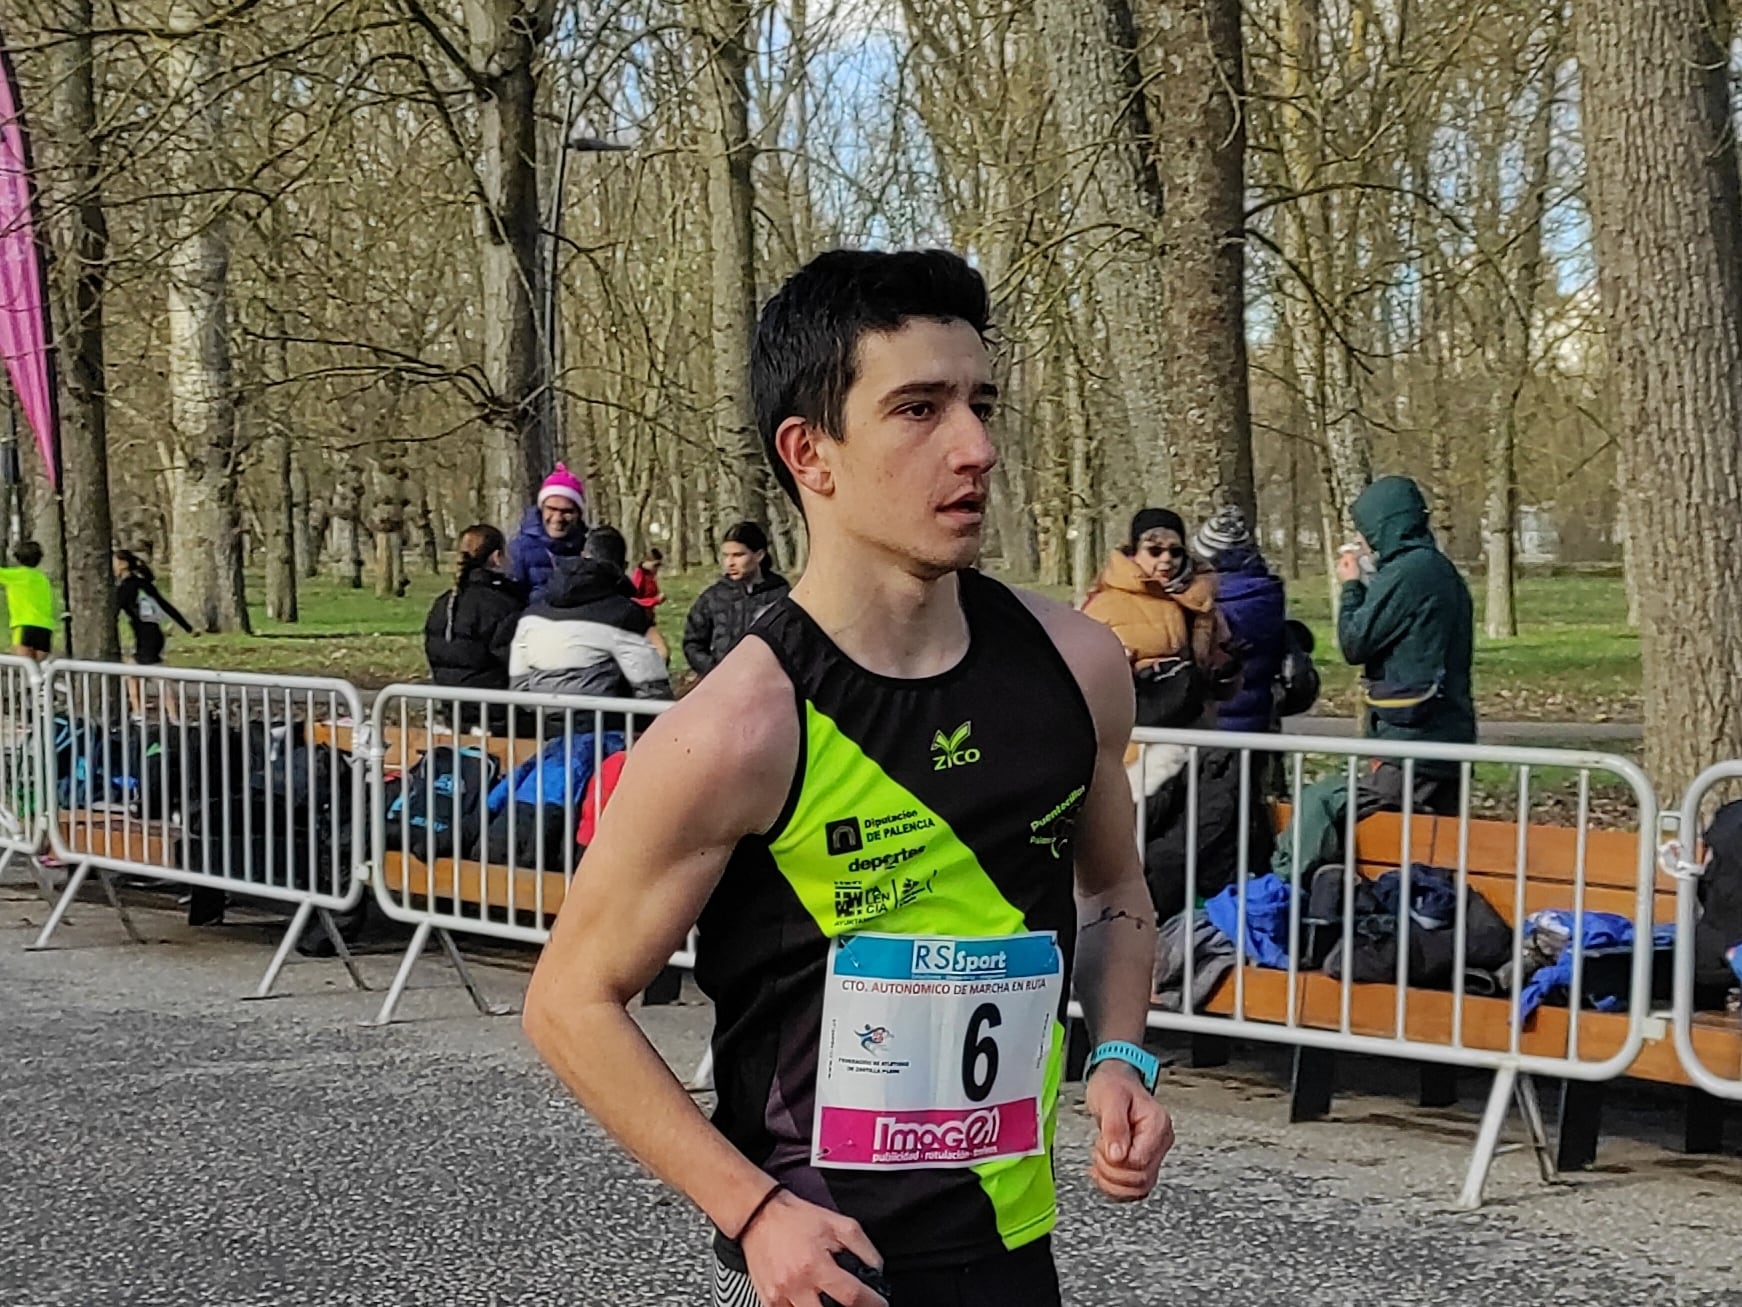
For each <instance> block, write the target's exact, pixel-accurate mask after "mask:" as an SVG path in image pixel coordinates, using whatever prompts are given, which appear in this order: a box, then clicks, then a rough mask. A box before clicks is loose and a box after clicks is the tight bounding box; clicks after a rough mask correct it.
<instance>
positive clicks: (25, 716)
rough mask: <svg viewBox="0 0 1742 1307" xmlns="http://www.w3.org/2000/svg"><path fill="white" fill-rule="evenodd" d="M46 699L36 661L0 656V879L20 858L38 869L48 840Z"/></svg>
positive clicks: (6, 655) (13, 656) (7, 655)
mask: <svg viewBox="0 0 1742 1307" xmlns="http://www.w3.org/2000/svg"><path fill="white" fill-rule="evenodd" d="M41 694H42V672H41V669H40V667H39V666H38V665H37V663H36V662H35V660H33V659H30V658H21V657H19V656H18V655H17V654H0V879H3V878H4V877H5V875H6V873H7V871H8V870H9V869H10V868H11V866H12V864H13V862H14V861H15V860H16V859H17V858H18V856H19V855H20V854H22V855H23V856H24V857H25V859H26V860H28V861H29V862H30V863H31V866H32V868H33V869H35V868H36V861H35V860H36V857H37V855H38V854H40V853H41V852H42V851H43V849H44V848H45V847H46V841H47V839H48V795H47V792H46V790H47V786H46V784H45V782H44V779H43V777H44V772H43V767H44V762H43V758H44V745H45V741H43V740H42V739H41V738H40V737H41V727H40V721H41V715H40V713H39V711H38V708H39V705H40V702H41Z"/></svg>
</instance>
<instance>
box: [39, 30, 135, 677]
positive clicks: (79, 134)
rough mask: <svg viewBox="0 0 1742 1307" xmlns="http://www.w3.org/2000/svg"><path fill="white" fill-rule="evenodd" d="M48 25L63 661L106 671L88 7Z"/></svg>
mask: <svg viewBox="0 0 1742 1307" xmlns="http://www.w3.org/2000/svg"><path fill="white" fill-rule="evenodd" d="M55 16H56V20H57V21H58V23H59V25H60V26H61V27H62V28H63V29H64V30H65V31H66V32H67V33H68V35H67V37H66V38H65V39H63V40H61V41H58V42H56V43H55V44H54V45H53V46H52V47H51V51H52V53H51V55H50V58H51V60H52V67H53V79H54V92H53V96H54V98H53V102H52V104H53V115H54V121H55V125H56V128H57V132H56V135H55V136H54V137H53V138H52V140H53V145H52V148H53V149H54V151H55V153H56V155H57V156H59V157H60V158H61V159H62V160H63V161H64V162H63V164H62V166H61V167H59V168H54V169H50V170H49V172H48V176H49V177H50V178H53V177H55V176H57V175H58V176H61V177H64V178H65V179H66V182H65V185H66V188H67V190H66V194H65V196H64V198H60V197H57V201H58V202H57V203H55V204H54V205H53V206H51V209H50V212H51V214H53V215H54V216H55V218H56V219H57V220H56V221H53V222H51V232H52V231H53V230H54V229H55V228H57V227H58V228H59V229H60V232H59V237H58V239H57V240H56V242H55V244H56V247H57V249H58V250H59V252H60V257H59V259H58V260H57V263H56V269H55V271H56V274H57V282H58V286H57V291H58V293H57V294H56V296H55V302H56V305H57V307H58V308H59V309H60V329H59V333H58V334H59V339H60V364H61V368H60V380H61V386H62V391H61V414H60V417H61V496H62V500H61V502H62V511H63V513H64V514H65V517H66V534H67V547H68V550H69V552H70V553H71V555H72V557H71V558H69V559H67V560H66V572H65V576H66V589H65V591H64V595H65V601H66V605H67V610H68V612H69V613H70V614H71V615H72V644H71V647H70V648H68V649H67V650H66V652H67V653H68V654H74V655H77V656H79V657H82V658H100V659H104V660H108V661H113V660H116V659H118V658H120V656H121V642H120V637H119V635H118V633H117V631H116V627H115V579H114V574H113V573H112V572H111V571H110V566H109V553H110V551H111V550H112V549H113V548H114V520H113V517H112V515H111V509H110V492H109V434H108V391H107V364H106V360H105V357H104V342H103V297H104V292H105V289H106V277H107V262H108V257H109V224H108V218H107V215H106V214H105V213H104V210H103V195H102V190H101V184H102V167H103V161H102V152H101V146H100V140H101V138H100V136H99V135H98V130H97V94H96V51H95V45H94V42H93V41H92V39H91V26H92V0H60V3H59V4H57V6H56V9H55Z"/></svg>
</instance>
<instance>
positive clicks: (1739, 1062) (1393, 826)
mask: <svg viewBox="0 0 1742 1307" xmlns="http://www.w3.org/2000/svg"><path fill="white" fill-rule="evenodd" d="M1411 822H1412V829H1411V831H1410V841H1409V858H1410V860H1411V861H1412V862H1413V863H1415V864H1417V865H1422V866H1430V867H1436V868H1440V869H1442V870H1445V871H1448V872H1450V873H1453V874H1455V872H1456V869H1457V868H1458V867H1459V866H1460V865H1462V866H1464V867H1466V868H1467V869H1468V880H1469V885H1470V888H1471V890H1472V891H1473V892H1474V893H1477V894H1480V895H1481V896H1482V897H1483V898H1484V899H1486V900H1487V901H1488V903H1489V904H1490V905H1492V906H1493V908H1494V909H1495V911H1497V912H1498V913H1499V914H1500V916H1501V917H1502V918H1504V919H1505V921H1506V922H1507V924H1508V925H1515V924H1516V922H1517V920H1518V917H1519V915H1520V913H1521V912H1522V913H1523V914H1524V915H1526V916H1528V915H1529V914H1530V913H1533V912H1537V911H1539V910H1542V909H1545V908H1562V909H1566V910H1569V911H1570V910H1571V909H1572V908H1573V907H1574V906H1575V899H1576V897H1577V880H1576V877H1577V868H1578V854H1579V845H1578V832H1577V831H1576V830H1574V829H1572V828H1570V827H1561V826H1542V825H1532V826H1529V827H1527V828H1526V833H1525V847H1524V850H1523V858H1522V862H1523V866H1524V873H1523V876H1522V878H1521V877H1520V876H1519V875H1518V873H1517V870H1516V869H1517V867H1518V865H1519V862H1520V856H1519V847H1518V827H1517V826H1516V825H1514V824H1512V823H1510V822H1498V821H1471V822H1469V823H1468V824H1467V828H1466V829H1467V836H1465V837H1464V838H1467V847H1466V848H1465V849H1464V850H1463V851H1462V854H1461V853H1460V823H1459V821H1458V820H1457V818H1455V817H1434V816H1425V815H1418V816H1415V817H1413V818H1411ZM1403 834H1404V819H1403V817H1402V816H1401V815H1400V814H1398V813H1380V814H1377V815H1375V816H1372V817H1369V818H1368V819H1367V820H1365V821H1363V822H1361V824H1360V825H1359V826H1358V827H1357V828H1356V843H1355V858H1356V864H1357V867H1358V870H1359V871H1360V872H1361V874H1362V875H1364V876H1367V877H1370V878H1371V877H1376V876H1378V875H1379V874H1381V873H1382V872H1386V871H1390V870H1393V869H1395V868H1396V867H1397V866H1398V865H1399V863H1400V862H1401V861H1402V858H1403V853H1404V840H1403ZM1640 838H1641V836H1640V835H1639V834H1638V833H1636V832H1628V831H1606V830H1589V831H1587V833H1586V836H1585V848H1584V894H1583V900H1582V901H1583V905H1584V908H1585V910H1586V911H1588V912H1612V913H1615V914H1617V915H1620V916H1625V917H1627V918H1629V919H1632V918H1633V917H1634V916H1635V914H1636V888H1635V887H1636V884H1637V874H1638V872H1637V868H1638V858H1639V840H1640ZM1675 896H1676V891H1675V882H1674V881H1673V880H1672V879H1671V878H1669V877H1668V876H1666V875H1664V874H1663V873H1661V872H1659V873H1657V877H1656V883H1655V886H1654V895H1653V909H1652V912H1653V921H1654V924H1659V923H1667V922H1673V921H1674V920H1675ZM1305 929H1306V928H1305V926H1304V925H1303V928H1302V936H1303V938H1304V937H1305ZM1664 962H1665V963H1667V955H1664ZM1589 965H1590V960H1589V959H1588V958H1587V968H1588V967H1589ZM1240 979H1241V981H1242V985H1241V989H1242V990H1243V993H1241V995H1240V997H1241V998H1242V999H1243V1004H1244V1016H1245V1017H1246V1019H1247V1020H1250V1021H1262V1022H1275V1023H1278V1024H1286V1023H1287V1021H1288V1013H1289V976H1288V973H1287V972H1286V971H1277V970H1272V969H1268V968H1263V967H1258V966H1251V965H1249V966H1247V967H1245V968H1244V969H1243V973H1242V976H1241V978H1240ZM1295 986H1296V993H1295V1004H1294V1010H1295V1022H1296V1024H1297V1025H1299V1026H1304V1027H1307V1028H1311V1029H1316V1030H1328V1031H1339V1030H1342V1029H1343V1013H1342V1007H1343V990H1342V986H1341V982H1340V981H1338V980H1337V979H1336V978H1335V977H1332V976H1329V975H1326V974H1324V973H1323V972H1319V971H1304V970H1303V971H1300V972H1297V974H1296V979H1295ZM1348 988H1349V995H1350V1002H1349V1023H1348V1029H1349V1032H1350V1033H1353V1034H1356V1035H1366V1036H1372V1037H1375V1038H1381V1039H1393V1038H1400V1037H1406V1038H1408V1039H1411V1040H1414V1041H1417V1042H1421V1043H1430V1044H1443V1045H1446V1046H1448V1047H1449V1046H1451V1045H1452V1044H1453V1042H1454V1040H1453V1034H1454V1016H1455V1015H1457V1014H1456V1012H1455V1007H1456V999H1455V996H1454V995H1453V994H1452V993H1451V992H1450V991H1449V990H1440V989H1426V988H1421V987H1417V986H1411V987H1410V988H1409V991H1408V993H1407V994H1406V995H1405V996H1404V998H1405V1008H1404V1025H1403V1028H1402V1029H1401V1030H1400V1029H1399V1025H1398V993H1397V987H1396V985H1394V984H1385V983H1357V984H1352V985H1350V986H1349V987H1348ZM1236 993H1237V991H1236V977H1235V976H1234V975H1232V974H1230V975H1229V976H1228V977H1227V978H1226V979H1225V980H1224V981H1223V982H1222V983H1221V985H1220V986H1219V987H1218V988H1217V990H1216V992H1215V994H1214V995H1213V996H1212V997H1211V999H1210V1000H1209V1001H1208V1002H1207V1003H1206V1004H1204V1006H1203V1007H1202V1008H1201V1009H1200V1011H1202V1012H1204V1013H1206V1014H1214V1015H1222V1016H1232V1015H1233V1014H1234V1012H1235V1001H1236ZM1627 1031H1628V1017H1627V1014H1626V1013H1607V1012H1598V1011H1594V1010H1590V1009H1580V1010H1577V1011H1574V1010H1572V1009H1569V1008H1565V1007H1551V1006H1546V1005H1545V1006H1543V1007H1541V1008H1539V1009H1538V1010H1537V1011H1536V1012H1535V1013H1534V1014H1532V1015H1531V1016H1530V1017H1529V1018H1528V1019H1527V1020H1526V1021H1525V1022H1524V1023H1523V1026H1522V1029H1521V1030H1520V1034H1519V1041H1518V1045H1517V1048H1518V1051H1519V1052H1520V1053H1524V1054H1534V1055H1539V1056H1543V1057H1564V1056H1568V1055H1569V1054H1570V1053H1571V1052H1572V1051H1573V1050H1574V1048H1575V1045H1574V1043H1573V1040H1574V1036H1575V1032H1576V1038H1577V1043H1576V1052H1577V1056H1578V1057H1579V1059H1580V1060H1582V1061H1591V1062H1594V1061H1602V1060H1603V1059H1605V1058H1607V1057H1610V1056H1613V1055H1614V1054H1615V1053H1617V1052H1619V1051H1620V1050H1621V1049H1622V1048H1623V1047H1624V1046H1625V1044H1626V1042H1627ZM1459 1034H1460V1035H1461V1038H1462V1042H1463V1045H1464V1046H1465V1047H1469V1048H1478V1049H1485V1050H1494V1051H1506V1050H1508V1049H1511V1048H1512V1047H1513V1045H1512V1042H1511V1041H1512V1004H1511V999H1510V997H1509V996H1508V995H1504V994H1502V995H1499V996H1495V997H1487V996H1473V995H1468V994H1467V995H1466V996H1465V997H1464V999H1463V1011H1462V1016H1461V1021H1460V1022H1459ZM1694 1042H1695V1045H1696V1047H1697V1048H1698V1049H1699V1050H1700V1052H1701V1054H1702V1056H1703V1058H1704V1060H1705V1063H1706V1065H1707V1066H1708V1067H1710V1068H1711V1069H1712V1070H1713V1071H1714V1072H1715V1073H1717V1074H1719V1075H1728V1076H1739V1075H1742V1025H1739V1024H1738V1022H1737V1020H1736V1018H1735V1017H1734V1016H1733V1015H1731V1014H1728V1013H1721V1012H1719V1013H1701V1014H1699V1015H1698V1016H1697V1017H1696V1020H1695V1029H1694ZM1193 1053H1194V1061H1195V1062H1196V1064H1198V1065H1218V1064H1220V1063H1221V1062H1223V1061H1225V1060H1226V1041H1225V1040H1219V1039H1204V1038H1199V1039H1197V1040H1195V1041H1194V1048H1193ZM1335 1062H1336V1055H1335V1054H1334V1053H1332V1052H1329V1051H1327V1050H1323V1049H1319V1048H1306V1047H1297V1048H1296V1050H1295V1058H1294V1069H1293V1076H1292V1080H1293V1084H1292V1102H1291V1113H1290V1119H1291V1120H1295V1121H1305V1120H1317V1119H1321V1118H1323V1117H1324V1116H1325V1115H1327V1114H1328V1112H1329V1110H1330V1106H1331V1098H1332V1093H1333V1088H1334V1081H1335ZM1459 1070H1460V1069H1459V1068H1457V1067H1454V1066H1450V1065H1446V1064H1441V1063H1431V1064H1423V1065H1422V1103H1423V1105H1424V1106H1430V1107H1435V1106H1450V1105H1451V1104H1452V1103H1454V1102H1456V1101H1457V1096H1458V1095H1457V1076H1458V1073H1459ZM1625 1074H1626V1075H1628V1076H1630V1077H1633V1078H1636V1079H1641V1080H1650V1081H1656V1082H1659V1083H1663V1084H1673V1085H1683V1086H1687V1087H1688V1088H1687V1111H1686V1119H1685V1131H1684V1137H1685V1144H1686V1147H1687V1150H1688V1151H1689V1152H1710V1151H1715V1150H1716V1149H1718V1148H1719V1147H1720V1146H1721V1142H1722V1131H1723V1105H1722V1103H1721V1102H1720V1101H1719V1100H1716V1099H1714V1098H1712V1097H1711V1096H1710V1095H1707V1094H1705V1093H1704V1092H1702V1091H1700V1090H1698V1089H1695V1088H1694V1087H1693V1086H1692V1084H1691V1081H1690V1080H1689V1078H1688V1075H1687V1073H1686V1072H1685V1071H1684V1070H1683V1069H1682V1066H1681V1062H1680V1061H1679V1059H1678V1058H1677V1056H1676V1051H1675V1045H1674V1040H1673V1037H1672V1034H1671V1030H1670V1024H1669V1019H1668V1016H1667V1014H1665V1015H1663V1016H1656V1015H1654V1016H1653V1017H1652V1018H1651V1019H1650V1021H1649V1024H1648V1033H1647V1038H1646V1042H1645V1044H1644V1046H1643V1048H1642V1049H1641V1051H1640V1053H1639V1055H1638V1056H1637V1058H1636V1059H1635V1060H1634V1062H1633V1063H1632V1065H1631V1066H1630V1067H1629V1068H1628V1070H1627V1071H1626V1073H1625ZM1604 1091H1605V1085H1604V1084H1603V1083H1601V1082H1590V1081H1578V1080H1568V1081H1565V1082H1564V1085H1563V1089H1562V1103H1561V1119H1560V1132H1559V1139H1558V1143H1557V1147H1556V1164H1557V1165H1558V1166H1559V1167H1560V1169H1562V1170H1572V1169H1579V1168H1583V1167H1588V1166H1590V1165H1591V1164H1592V1162H1593V1161H1594V1160H1595V1158H1596V1150H1597V1139H1598V1135H1599V1132H1600V1128H1601V1111H1602V1103H1603V1097H1604Z"/></svg>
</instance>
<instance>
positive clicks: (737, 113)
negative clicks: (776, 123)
mask: <svg viewBox="0 0 1742 1307" xmlns="http://www.w3.org/2000/svg"><path fill="white" fill-rule="evenodd" d="M701 9H702V11H703V13H704V22H703V29H702V30H703V32H704V39H705V40H706V41H707V44H708V75H707V76H708V88H709V99H708V107H709V114H708V117H709V126H710V129H711V131H712V134H713V142H712V146H711V148H710V150H709V153H708V218H709V223H710V228H711V231H710V235H711V245H712V250H713V310H712V335H713V352H714V393H715V400H714V433H715V434H714V440H715V444H716V446H717V447H718V449H719V451H720V458H721V461H722V462H723V464H724V465H725V466H726V467H728V468H730V469H731V475H732V480H733V503H732V507H731V511H732V512H733V513H735V514H738V515H740V516H743V517H746V518H750V519H752V520H755V521H761V520H763V519H764V518H766V516H767V514H768V502H767V495H766V492H765V490H764V487H765V486H766V485H767V479H766V477H765V476H764V472H763V469H764V466H765V465H764V460H763V457H762V452H761V447H760V444H759V442H758V439H757V435H756V414H755V411H754V410H753V409H752V407H751V404H750V343H751V339H752V337H753V336H754V334H755V331H756V230H755V226H754V216H755V207H756V197H755V181H754V174H753V171H752V166H753V164H754V163H755V160H756V149H755V144H754V142H753V141H752V140H751V137H750V84H749V66H750V49H749V41H750V38H751V35H752V33H751V30H750V29H751V24H752V22H753V21H754V6H753V5H752V4H751V2H750V0H703V2H702V4H701Z"/></svg>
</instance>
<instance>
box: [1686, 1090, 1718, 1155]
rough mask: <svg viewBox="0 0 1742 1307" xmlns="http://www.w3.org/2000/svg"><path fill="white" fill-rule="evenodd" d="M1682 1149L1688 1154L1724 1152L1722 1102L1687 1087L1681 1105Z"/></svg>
mask: <svg viewBox="0 0 1742 1307" xmlns="http://www.w3.org/2000/svg"><path fill="white" fill-rule="evenodd" d="M1682 1111H1683V1113H1684V1116H1683V1119H1682V1149H1683V1151H1684V1152H1689V1153H1721V1152H1723V1151H1724V1100H1723V1099H1721V1098H1718V1097H1716V1096H1715V1095H1712V1094H1708V1093H1707V1092H1706V1091H1705V1090H1703V1089H1696V1088H1694V1087H1693V1086H1692V1085H1689V1086H1688V1091H1687V1098H1686V1101H1685V1103H1684V1105H1683V1108H1682Z"/></svg>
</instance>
